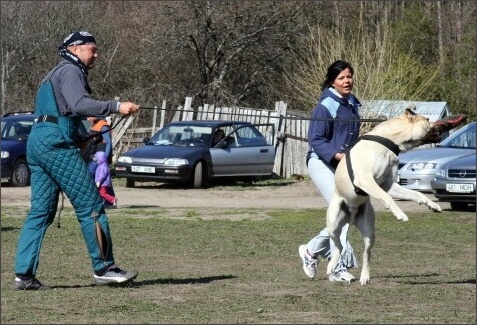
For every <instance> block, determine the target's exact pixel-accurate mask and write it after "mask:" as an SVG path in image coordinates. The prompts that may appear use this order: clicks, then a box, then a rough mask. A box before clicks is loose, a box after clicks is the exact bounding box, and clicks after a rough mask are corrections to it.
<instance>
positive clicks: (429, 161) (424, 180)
mask: <svg viewBox="0 0 477 325" xmlns="http://www.w3.org/2000/svg"><path fill="white" fill-rule="evenodd" d="M475 142H476V134H475V122H472V123H469V124H467V125H465V126H464V127H462V128H460V129H459V130H457V131H456V132H454V133H453V134H451V135H450V136H449V137H448V138H446V139H444V140H443V141H442V142H440V143H439V144H437V145H436V146H435V147H433V148H424V149H420V148H417V149H413V150H410V151H407V152H403V153H400V154H399V156H398V157H399V167H398V174H397V182H398V183H399V184H400V185H401V186H403V187H405V188H408V189H412V190H418V191H421V192H429V193H432V188H431V181H432V180H433V179H434V177H435V176H436V173H437V171H438V170H439V169H441V167H442V165H443V164H445V163H446V162H448V161H450V160H452V159H454V158H457V157H461V156H465V155H468V154H470V153H474V152H475Z"/></svg>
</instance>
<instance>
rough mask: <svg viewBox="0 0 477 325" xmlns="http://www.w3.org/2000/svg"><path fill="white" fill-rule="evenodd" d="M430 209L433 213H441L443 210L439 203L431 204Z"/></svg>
mask: <svg viewBox="0 0 477 325" xmlns="http://www.w3.org/2000/svg"><path fill="white" fill-rule="evenodd" d="M427 206H428V207H429V209H431V210H432V211H436V212H441V211H442V209H441V206H440V205H439V204H437V203H434V202H431V203H430V204H428V205H427Z"/></svg>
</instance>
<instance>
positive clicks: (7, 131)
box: [2, 120, 34, 139]
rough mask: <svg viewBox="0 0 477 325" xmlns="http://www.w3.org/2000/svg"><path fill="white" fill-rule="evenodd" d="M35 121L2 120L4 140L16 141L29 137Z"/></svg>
mask: <svg viewBox="0 0 477 325" xmlns="http://www.w3.org/2000/svg"><path fill="white" fill-rule="evenodd" d="M33 123H34V121H33V120H24V121H20V120H16V121H13V120H2V138H6V139H16V138H19V137H25V138H26V137H28V135H29V134H30V131H31V127H32V126H33Z"/></svg>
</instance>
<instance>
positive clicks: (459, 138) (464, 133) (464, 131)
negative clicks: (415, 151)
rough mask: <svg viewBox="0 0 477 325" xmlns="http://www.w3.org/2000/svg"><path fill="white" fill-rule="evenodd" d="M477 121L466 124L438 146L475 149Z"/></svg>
mask: <svg viewBox="0 0 477 325" xmlns="http://www.w3.org/2000/svg"><path fill="white" fill-rule="evenodd" d="M475 142H476V137H475V123H471V124H468V125H466V126H465V127H463V128H461V129H459V130H458V131H456V132H454V133H453V134H451V135H450V136H449V137H448V138H446V139H445V140H443V141H442V142H441V143H439V144H438V145H437V146H438V147H445V148H470V149H475Z"/></svg>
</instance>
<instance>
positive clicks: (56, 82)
mask: <svg viewBox="0 0 477 325" xmlns="http://www.w3.org/2000/svg"><path fill="white" fill-rule="evenodd" d="M59 55H60V57H61V61H60V62H59V64H58V65H57V66H56V67H54V68H53V69H52V70H51V71H50V72H48V74H47V75H46V77H45V78H44V79H43V81H42V83H41V85H40V88H39V90H38V93H37V97H36V103H35V114H36V116H37V122H36V123H35V125H34V126H33V128H32V131H31V133H30V136H29V138H28V142H27V160H28V163H29V165H30V169H31V209H30V212H29V213H28V215H27V217H26V219H25V222H24V224H23V227H22V229H21V232H20V236H19V239H18V246H17V251H16V257H15V274H16V278H15V281H14V289H16V290H42V289H47V288H48V287H47V286H45V285H43V284H41V282H40V281H38V279H37V278H36V273H37V269H38V264H39V258H40V249H41V244H42V241H43V238H44V236H45V233H46V230H47V228H48V227H49V226H50V225H51V223H52V222H53V219H54V217H55V214H56V209H57V204H58V198H59V193H60V191H63V192H64V193H65V194H66V196H67V197H68V198H69V200H70V202H71V204H72V205H73V207H74V209H75V213H76V217H77V219H78V221H79V223H80V226H81V231H82V233H83V237H84V240H85V242H86V247H87V250H88V253H89V256H90V258H91V263H92V268H93V271H94V275H93V278H94V281H95V283H96V284H97V285H103V284H114V283H126V282H129V281H131V280H133V279H135V278H136V277H137V274H138V273H137V272H136V271H125V270H122V269H120V268H119V267H118V266H117V265H116V264H115V261H114V257H113V246H112V241H111V235H110V231H109V225H108V219H107V216H106V214H105V212H104V205H103V200H102V199H101V197H100V196H99V193H98V189H97V188H96V186H95V183H94V179H93V178H92V175H91V173H90V172H89V171H88V168H87V166H86V163H85V161H84V160H83V159H82V158H81V156H80V150H79V148H78V142H79V140H80V139H79V136H78V131H79V127H80V123H82V122H81V120H82V119H84V118H85V117H87V116H107V115H109V114H122V115H130V114H133V113H136V112H137V111H138V110H139V106H138V105H137V104H134V103H131V102H117V101H99V100H94V99H92V98H90V96H89V94H90V93H91V89H90V87H89V85H88V79H87V77H88V70H89V69H91V68H92V67H93V64H94V60H95V59H96V58H97V57H98V52H97V48H96V40H95V38H94V37H93V35H91V34H90V33H88V32H83V31H80V32H74V33H72V34H70V35H69V36H68V37H66V38H65V39H64V41H63V43H62V44H61V45H60V47H59Z"/></svg>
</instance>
